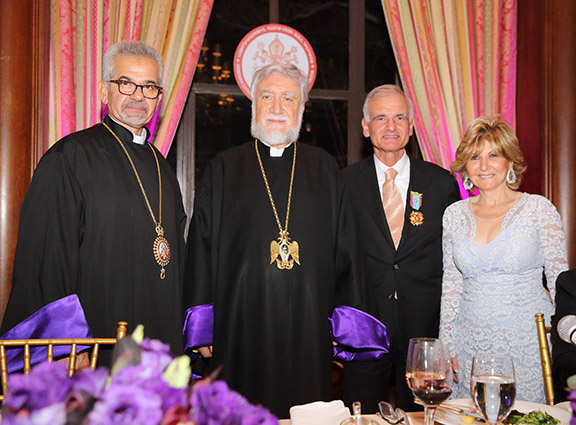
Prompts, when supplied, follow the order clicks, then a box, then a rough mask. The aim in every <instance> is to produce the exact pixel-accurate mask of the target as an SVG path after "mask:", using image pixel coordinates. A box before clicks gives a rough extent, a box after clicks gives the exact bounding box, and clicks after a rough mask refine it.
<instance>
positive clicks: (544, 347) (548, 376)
mask: <svg viewBox="0 0 576 425" xmlns="http://www.w3.org/2000/svg"><path fill="white" fill-rule="evenodd" d="M536 329H537V330H538V345H539V346H540V363H541V364H542V378H543V379H544V394H545V395H546V403H547V404H549V405H553V404H554V385H553V384H552V359H551V358H550V347H549V346H548V336H547V334H549V333H550V331H551V330H552V328H551V327H550V326H546V325H545V324H544V314H542V313H536Z"/></svg>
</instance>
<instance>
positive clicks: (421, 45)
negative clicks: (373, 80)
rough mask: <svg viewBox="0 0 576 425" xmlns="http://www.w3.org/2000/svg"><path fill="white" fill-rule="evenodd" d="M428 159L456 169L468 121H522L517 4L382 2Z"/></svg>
mask: <svg viewBox="0 0 576 425" xmlns="http://www.w3.org/2000/svg"><path fill="white" fill-rule="evenodd" d="M382 7H383V9H384V15H385V17H386V22H387V25H388V30H389V32H390V38H391V40H392V45H393V48H394V54H395V56H396V61H397V63H398V67H399V70H400V78H401V80H402V84H403V87H404V89H405V91H406V93H407V95H408V96H409V97H410V99H411V100H412V102H413V103H414V110H415V128H416V131H417V135H418V141H419V144H420V148H421V150H422V153H423V156H424V158H425V159H426V160H428V161H431V162H434V163H436V164H439V165H441V166H443V167H444V168H447V169H448V168H449V166H450V163H451V162H452V161H453V160H454V153H455V150H456V148H457V146H458V144H459V143H460V140H461V139H462V135H463V133H464V130H465V129H466V127H467V126H468V123H469V122H470V121H471V120H473V119H474V118H476V117H477V116H479V115H494V114H502V115H504V116H505V117H506V118H507V119H508V121H509V122H510V124H512V126H514V123H515V92H516V8H517V0H491V1H486V0H459V1H453V0H382Z"/></svg>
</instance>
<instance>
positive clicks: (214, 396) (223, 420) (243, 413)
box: [192, 381, 278, 425]
mask: <svg viewBox="0 0 576 425" xmlns="http://www.w3.org/2000/svg"><path fill="white" fill-rule="evenodd" d="M192 407H193V409H194V413H193V415H192V418H193V419H194V421H195V422H196V423H197V424H198V425H260V424H262V425H264V424H265V425H271V424H277V423H278V420H277V419H276V418H275V417H274V416H273V415H272V414H271V413H270V412H269V411H268V410H266V409H264V408H263V407H261V406H252V405H251V404H250V403H248V401H247V400H246V399H245V398H244V397H242V396H241V395H240V394H238V393H236V392H235V391H232V390H230V389H229V388H228V385H226V383H225V382H223V381H216V382H214V383H212V384H209V385H199V386H197V387H196V388H195V389H194V392H193V394H192Z"/></svg>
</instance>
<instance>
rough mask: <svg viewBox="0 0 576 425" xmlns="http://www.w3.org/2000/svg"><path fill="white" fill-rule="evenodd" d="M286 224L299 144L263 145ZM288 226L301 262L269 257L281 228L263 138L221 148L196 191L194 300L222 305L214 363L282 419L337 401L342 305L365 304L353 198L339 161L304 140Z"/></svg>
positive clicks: (191, 257) (191, 260) (189, 289)
mask: <svg viewBox="0 0 576 425" xmlns="http://www.w3.org/2000/svg"><path fill="white" fill-rule="evenodd" d="M258 147H259V152H260V156H261V158H262V161H263V164H264V168H265V171H266V175H267V178H268V181H269V184H270V188H271V191H272V195H273V197H274V201H275V203H276V208H277V210H278V215H279V219H280V222H281V224H282V227H284V225H285V220H286V206H287V200H288V190H289V185H290V174H291V168H292V161H293V154H294V145H293V144H292V145H290V146H289V147H287V148H286V149H285V151H284V153H283V155H282V157H279V158H276V157H270V155H269V150H270V149H269V148H268V147H267V146H265V145H263V144H261V143H260V142H258ZM296 155H297V158H296V168H295V176H294V186H293V193H292V201H291V207H290V220H289V224H288V232H289V236H290V238H291V239H292V241H297V242H298V244H299V257H300V265H298V264H294V267H293V268H292V269H291V270H280V269H279V268H278V267H277V265H276V263H275V262H274V263H273V264H270V262H271V254H270V243H271V242H272V241H274V240H277V238H278V237H279V229H278V225H277V223H276V220H275V218H274V214H273V211H272V207H271V205H270V201H269V198H268V194H267V191H266V188H265V185H264V181H263V178H262V173H261V171H260V167H259V165H258V161H257V157H256V153H255V149H254V142H251V143H247V144H244V145H241V146H239V147H236V148H233V149H230V150H228V151H226V152H223V153H221V154H219V155H218V156H217V157H216V158H215V159H213V160H212V161H211V162H210V164H209V165H208V167H207V169H206V171H205V174H204V176H203V178H202V181H201V184H200V186H199V187H198V190H197V191H196V199H195V207H194V215H193V218H192V224H191V228H190V232H189V240H188V259H187V269H186V278H185V283H184V293H185V300H186V301H187V302H188V303H189V304H188V305H189V306H192V305H202V304H209V303H213V304H214V343H213V350H214V351H213V359H212V360H211V361H210V364H211V367H212V368H215V367H217V366H218V365H220V364H222V365H223V370H222V372H221V375H220V377H221V378H222V379H225V380H226V381H227V382H228V384H229V385H230V386H231V387H232V388H233V389H235V390H237V391H239V392H240V393H241V394H243V395H244V396H246V397H247V398H248V400H249V401H250V402H252V403H259V404H263V405H264V406H266V407H268V408H269V409H271V411H272V412H273V413H275V414H276V415H277V416H279V417H280V418H283V417H284V418H286V417H288V409H289V407H290V406H293V405H297V404H303V403H308V402H312V401H317V400H330V399H331V398H332V392H331V349H332V346H331V339H330V330H329V322H328V317H329V316H330V314H331V313H332V310H333V308H334V306H335V305H337V304H343V303H346V304H348V305H354V304H357V302H358V301H359V299H360V298H359V295H358V294H359V292H358V288H356V285H354V284H353V283H352V280H351V276H350V262H351V258H350V250H351V249H350V245H349V244H350V238H349V234H348V233H349V232H348V229H347V228H346V224H347V221H349V220H346V219H345V214H344V211H343V210H342V208H341V203H342V199H343V196H344V192H343V190H342V189H341V188H340V186H339V183H338V177H337V166H336V163H335V161H334V160H333V158H332V157H331V156H330V155H328V154H327V153H326V152H324V151H323V150H321V149H318V148H316V147H313V146H309V145H305V144H302V143H298V146H297V154H296Z"/></svg>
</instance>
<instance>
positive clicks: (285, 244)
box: [270, 232, 300, 270]
mask: <svg viewBox="0 0 576 425" xmlns="http://www.w3.org/2000/svg"><path fill="white" fill-rule="evenodd" d="M274 261H276V265H277V266H278V268H279V269H280V270H283V269H288V270H290V269H291V268H292V267H294V262H296V263H297V264H298V265H300V246H299V245H298V242H296V241H290V238H289V237H288V233H286V232H280V237H279V238H278V241H272V242H270V264H272V263H273V262H274Z"/></svg>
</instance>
